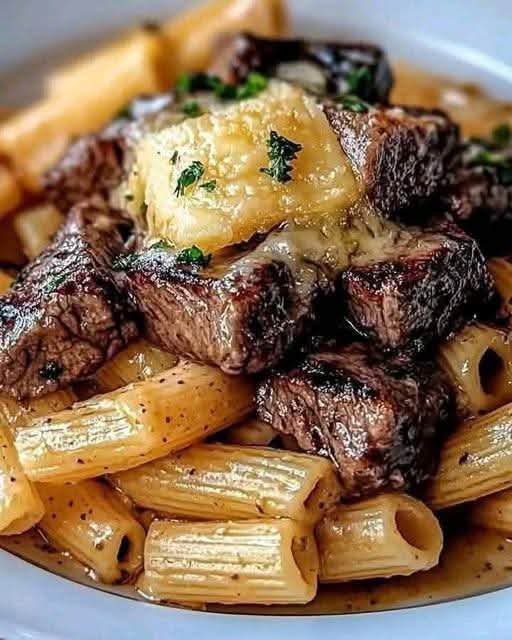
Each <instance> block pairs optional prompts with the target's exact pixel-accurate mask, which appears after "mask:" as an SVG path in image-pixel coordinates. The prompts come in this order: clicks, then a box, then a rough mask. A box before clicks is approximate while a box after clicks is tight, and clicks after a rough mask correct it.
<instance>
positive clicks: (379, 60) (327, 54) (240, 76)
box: [212, 33, 393, 103]
mask: <svg viewBox="0 0 512 640" xmlns="http://www.w3.org/2000/svg"><path fill="white" fill-rule="evenodd" d="M217 71H218V72H219V73H220V75H222V76H223V78H224V79H225V80H226V81H228V82H232V83H235V84H238V83H240V82H243V81H244V80H246V79H247V78H248V77H249V75H250V74H251V72H255V71H256V72H259V73H263V74H264V75H268V76H271V77H277V78H280V79H282V80H286V81H288V82H292V83H294V84H298V85H301V86H303V87H304V88H305V89H308V90H309V91H313V92H314V93H317V94H319V95H322V96H327V95H331V96H339V95H343V94H347V93H348V94H353V95H356V96H358V97H359V98H362V99H363V100H366V101H368V102H371V103H374V102H381V103H385V102H387V101H388V97H389V92H390V90H391V86H392V83H393V76H392V72H391V67H390V65H389V62H388V59H387V56H386V54H385V53H384V52H383V51H382V49H380V48H379V47H376V46H373V45H369V44H360V43H359V44H351V43H344V42H320V41H311V40H298V39H293V40H285V39H283V40H277V39H267V38H259V37H257V36H253V35H251V34H248V33H243V34H240V35H237V36H235V37H234V38H230V39H229V40H227V41H226V42H224V43H223V47H222V49H221V50H220V52H219V56H218V59H217V61H216V63H215V65H214V67H213V68H212V72H214V73H215V72H217Z"/></svg>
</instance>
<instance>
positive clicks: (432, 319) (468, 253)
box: [340, 224, 494, 352]
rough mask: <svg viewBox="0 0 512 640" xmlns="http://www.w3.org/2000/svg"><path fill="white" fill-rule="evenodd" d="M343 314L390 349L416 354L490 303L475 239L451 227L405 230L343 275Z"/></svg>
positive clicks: (489, 284)
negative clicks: (390, 244) (382, 253)
mask: <svg viewBox="0 0 512 640" xmlns="http://www.w3.org/2000/svg"><path fill="white" fill-rule="evenodd" d="M340 286H341V290H342V292H343V296H344V298H345V302H346V309H347V317H348V319H349V322H350V324H351V325H352V326H353V327H355V328H356V329H357V331H358V332H359V333H360V334H362V335H364V336H366V337H369V338H371V339H372V340H374V341H376V342H377V343H378V344H379V345H380V346H381V347H383V348H385V349H393V350H398V349H401V350H410V351H412V352H420V351H422V350H424V349H425V348H426V347H427V346H428V345H429V344H431V343H432V342H435V341H436V340H440V339H441V338H443V337H445V336H446V335H447V334H448V333H449V332H450V331H453V330H454V329H456V328H458V327H459V326H461V325H462V323H463V322H465V321H467V320H468V319H469V318H470V317H471V315H472V313H474V312H475V311H476V310H477V308H481V307H482V306H484V305H485V304H486V303H489V302H490V301H491V299H492V296H493V293H494V284H493V280H492V276H491V275H490V273H489V271H488V269H487V264H486V261H485V258H484V257H483V255H482V253H481V251H480V249H479V248H478V245H477V243H476V242H475V241H474V240H473V239H472V238H470V237H469V236H468V235H466V234H465V233H464V232H463V231H462V230H460V229H459V228H458V227H456V225H451V224H444V225H441V226H439V227H438V228H436V229H430V230H420V229H414V228H410V229H407V230H405V232H404V237H403V238H401V237H399V238H398V239H397V241H396V245H395V246H394V247H392V248H391V249H389V250H388V255H387V256H385V257H383V258H381V259H379V258H378V257H377V258H376V259H374V260H371V261H364V260H360V261H358V260H357V258H355V259H354V261H353V264H352V266H351V267H349V268H348V269H347V270H346V271H345V272H344V273H343V274H342V275H341V281H340Z"/></svg>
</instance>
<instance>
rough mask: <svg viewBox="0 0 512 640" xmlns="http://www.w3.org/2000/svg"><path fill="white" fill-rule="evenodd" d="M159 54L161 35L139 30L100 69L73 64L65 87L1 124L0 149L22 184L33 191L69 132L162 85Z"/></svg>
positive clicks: (88, 127) (102, 120)
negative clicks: (20, 176)
mask: <svg viewBox="0 0 512 640" xmlns="http://www.w3.org/2000/svg"><path fill="white" fill-rule="evenodd" d="M163 55H165V53H164V49H163V48H162V37H161V36H160V35H158V34H155V33H149V32H147V31H143V32H140V33H136V34H135V35H133V36H132V37H130V38H128V39H127V40H126V41H124V42H123V43H122V44H121V45H119V47H118V48H116V49H115V51H114V52H113V54H112V58H111V60H110V62H109V65H110V66H108V69H107V66H105V68H102V72H101V73H99V72H98V70H97V69H96V67H95V66H94V64H93V63H92V62H91V63H89V62H87V61H86V62H85V63H83V64H84V66H81V65H78V67H77V68H75V69H74V70H73V71H72V72H70V74H71V76H72V78H73V79H72V80H71V79H69V78H68V79H66V81H64V80H62V81H61V82H62V85H64V84H67V85H68V90H67V91H57V92H55V94H53V95H50V96H49V97H46V98H43V99H42V100H40V101H39V102H38V103H36V104H34V105H33V106H31V107H28V108H27V109H24V110H22V111H20V112H19V113H17V114H16V115H15V116H13V117H12V118H10V119H9V120H7V121H5V122H3V123H1V124H0V153H3V154H5V155H6V156H7V157H8V158H10V160H11V161H13V162H14V164H15V167H16V168H17V169H18V170H19V171H20V172H21V173H22V177H23V179H24V181H25V184H26V185H27V187H29V188H31V189H36V188H37V187H38V186H39V176H40V175H41V174H42V173H43V172H44V171H46V170H47V169H48V168H49V167H50V166H51V165H52V164H53V163H54V162H55V161H56V160H57V159H58V157H59V156H60V155H61V153H62V152H63V150H64V149H65V147H66V145H67V144H68V142H69V141H70V139H71V138H72V137H73V136H75V135H78V134H83V133H88V132H91V131H94V130H96V129H98V128H100V127H102V126H103V125H105V124H106V123H107V122H108V121H109V120H110V119H111V118H113V117H114V116H115V115H116V113H117V112H118V111H119V110H120V109H121V108H122V107H124V106H125V104H126V103H127V102H128V101H129V100H131V99H132V98H134V97H136V96H137V95H139V94H141V93H151V92H156V91H159V90H161V89H162V88H163V84H162V79H161V76H160V65H161V61H162V56H163ZM105 63H106V61H105ZM89 64H91V65H92V70H91V68H90V67H89Z"/></svg>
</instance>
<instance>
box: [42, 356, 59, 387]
mask: <svg viewBox="0 0 512 640" xmlns="http://www.w3.org/2000/svg"><path fill="white" fill-rule="evenodd" d="M63 371H64V367H63V366H62V365H61V364H60V363H58V362H57V361H56V360H48V362H47V363H46V364H45V365H44V367H42V368H41V369H39V375H40V376H41V378H43V380H49V381H50V382H55V380H58V379H59V378H60V376H61V375H62V373H63Z"/></svg>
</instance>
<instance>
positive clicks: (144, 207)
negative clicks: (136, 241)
mask: <svg viewBox="0 0 512 640" xmlns="http://www.w3.org/2000/svg"><path fill="white" fill-rule="evenodd" d="M147 212H148V205H147V204H146V203H145V202H143V203H142V204H141V205H140V215H141V216H145V215H146V213H147Z"/></svg>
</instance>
